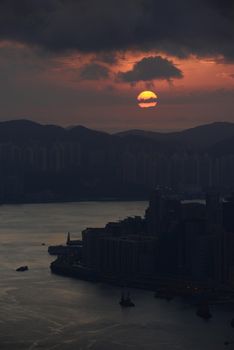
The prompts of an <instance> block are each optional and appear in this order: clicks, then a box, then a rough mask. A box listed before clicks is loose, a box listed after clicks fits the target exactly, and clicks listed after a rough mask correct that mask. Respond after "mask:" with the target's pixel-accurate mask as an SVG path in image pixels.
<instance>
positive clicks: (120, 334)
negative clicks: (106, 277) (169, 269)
mask: <svg viewBox="0 0 234 350" xmlns="http://www.w3.org/2000/svg"><path fill="white" fill-rule="evenodd" d="M146 205H147V203H145V202H123V203H122V202H100V203H99V202H87V203H66V204H40V205H38V204H35V205H18V206H1V207H0V276H1V279H0V349H1V350H2V349H3V350H5V349H12V350H18V349H62V350H63V349H64V350H66V349H76V350H77V349H79V350H86V349H90V350H132V349H134V350H135V349H136V350H140V349H141V350H149V349H150V350H151V349H152V350H154V349H157V350H172V349H181V350H185V349H186V350H188V349H189V350H203V349H208V350H216V349H217V350H218V349H224V348H226V346H225V345H224V341H226V340H228V341H233V342H234V330H233V329H232V328H231V327H230V324H229V322H230V320H231V319H232V317H233V316H234V309H233V308H231V307H230V306H226V307H221V306H219V307H217V306H216V307H213V308H212V313H213V318H212V320H211V321H210V322H204V321H202V320H201V319H199V318H198V317H197V316H196V315H195V309H194V308H192V307H191V306H189V305H186V304H185V303H183V302H182V301H179V300H175V301H171V302H166V301H163V300H158V299H155V298H153V293H152V292H148V291H142V290H136V289H133V290H132V291H131V295H132V297H133V299H134V302H135V303H136V307H135V308H132V309H128V310H122V309H121V308H120V307H119V305H118V301H119V297H120V293H121V291H120V289H119V288H117V287H113V286H108V285H105V284H94V283H89V282H85V281H79V280H73V279H70V278H66V277H61V276H56V275H52V274H51V273H50V270H49V264H50V262H51V261H52V260H53V257H50V256H49V255H48V254H47V246H48V245H50V244H54V243H56V244H58V243H61V242H64V241H65V239H66V235H65V232H67V231H70V232H72V237H73V238H78V237H80V232H81V230H82V229H84V228H86V227H87V226H89V227H90V226H94V227H96V226H102V225H104V224H105V223H106V222H107V221H110V220H118V219H119V218H123V217H125V216H127V215H142V214H143V212H144V210H145V208H146ZM42 243H46V246H42V245H41V244H42ZM24 264H25V265H28V266H29V271H27V272H21V273H20V272H16V271H15V268H17V267H18V266H20V265H24ZM228 348H229V349H231V348H234V344H230V345H229V346H228Z"/></svg>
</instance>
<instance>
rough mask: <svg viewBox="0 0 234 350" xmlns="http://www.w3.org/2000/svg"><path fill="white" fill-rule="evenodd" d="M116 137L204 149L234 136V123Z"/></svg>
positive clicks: (128, 132)
mask: <svg viewBox="0 0 234 350" xmlns="http://www.w3.org/2000/svg"><path fill="white" fill-rule="evenodd" d="M116 135H118V136H119V137H121V138H130V137H131V138H132V137H136V138H147V139H153V140H156V141H158V142H161V143H164V144H166V143H167V144H171V145H174V146H176V145H180V146H181V147H182V146H183V147H185V148H189V149H191V148H192V149H194V148H195V149H204V148H209V147H211V146H213V145H215V144H216V143H218V142H221V141H223V140H225V139H229V138H231V137H232V136H234V123H228V122H216V123H211V124H206V125H201V126H197V127H194V128H191V129H187V130H182V131H178V132H170V133H160V132H153V131H143V130H128V131H124V132H120V133H117V134H116Z"/></svg>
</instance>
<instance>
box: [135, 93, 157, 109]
mask: <svg viewBox="0 0 234 350" xmlns="http://www.w3.org/2000/svg"><path fill="white" fill-rule="evenodd" d="M157 98H158V96H157V95H156V94H155V93H154V92H153V91H142V92H141V93H140V94H139V95H138V96H137V100H138V106H139V107H141V108H149V107H155V106H157V104H158V102H157Z"/></svg>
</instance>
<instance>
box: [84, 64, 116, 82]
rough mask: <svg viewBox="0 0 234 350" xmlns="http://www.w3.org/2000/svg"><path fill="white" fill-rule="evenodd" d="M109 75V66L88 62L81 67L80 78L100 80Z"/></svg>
mask: <svg viewBox="0 0 234 350" xmlns="http://www.w3.org/2000/svg"><path fill="white" fill-rule="evenodd" d="M108 77H109V70H108V68H106V67H104V66H103V65H101V64H98V63H88V64H86V65H84V66H83V67H81V71H80V78H81V79H82V80H100V79H107V78H108Z"/></svg>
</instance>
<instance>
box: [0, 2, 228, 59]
mask: <svg viewBox="0 0 234 350" xmlns="http://www.w3.org/2000/svg"><path fill="white" fill-rule="evenodd" d="M0 40H14V41H19V42H23V43H26V44H28V45H32V46H37V47H41V48H43V49H44V50H47V51H50V52H64V51H67V50H78V51H81V52H103V51H113V50H125V49H129V48H130V49H140V50H157V51H160V52H164V53H167V54H171V55H177V56H179V57H186V56H187V55H190V54H195V55H197V56H219V55H220V56H224V58H225V59H226V60H229V61H230V60H234V45H233V41H234V3H233V1H231V0H190V1H189V2H188V1H187V0H175V1H171V0H164V1H159V0H144V1H143V0H125V1H119V2H118V6H116V1H115V0H99V1H95V0H79V1H77V0H40V1H32V0H21V1H19V0H1V1H0Z"/></svg>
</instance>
